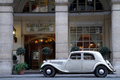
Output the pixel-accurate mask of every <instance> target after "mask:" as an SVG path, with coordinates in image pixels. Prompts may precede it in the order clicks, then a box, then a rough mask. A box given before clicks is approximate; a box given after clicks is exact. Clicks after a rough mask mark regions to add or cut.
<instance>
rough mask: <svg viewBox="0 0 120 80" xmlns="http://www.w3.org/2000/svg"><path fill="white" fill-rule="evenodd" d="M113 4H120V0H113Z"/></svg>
mask: <svg viewBox="0 0 120 80" xmlns="http://www.w3.org/2000/svg"><path fill="white" fill-rule="evenodd" d="M111 3H112V4H120V0H111Z"/></svg>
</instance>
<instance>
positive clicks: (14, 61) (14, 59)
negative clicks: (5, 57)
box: [13, 55, 17, 64]
mask: <svg viewBox="0 0 120 80" xmlns="http://www.w3.org/2000/svg"><path fill="white" fill-rule="evenodd" d="M13 63H14V64H17V56H16V55H13Z"/></svg>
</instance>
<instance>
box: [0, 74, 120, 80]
mask: <svg viewBox="0 0 120 80" xmlns="http://www.w3.org/2000/svg"><path fill="white" fill-rule="evenodd" d="M0 80H120V77H116V76H115V75H112V74H111V75H108V76H107V77H106V78H96V77H95V76H94V74H60V75H59V74H57V75H56V76H55V77H53V78H46V77H44V76H43V74H24V75H11V76H1V77H0Z"/></svg>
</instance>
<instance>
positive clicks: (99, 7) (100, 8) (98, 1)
mask: <svg viewBox="0 0 120 80" xmlns="http://www.w3.org/2000/svg"><path fill="white" fill-rule="evenodd" d="M96 10H103V6H102V4H101V3H100V0H96Z"/></svg>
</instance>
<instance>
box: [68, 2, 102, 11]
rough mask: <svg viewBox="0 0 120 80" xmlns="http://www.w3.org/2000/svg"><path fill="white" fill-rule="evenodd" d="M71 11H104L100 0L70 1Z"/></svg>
mask: <svg viewBox="0 0 120 80" xmlns="http://www.w3.org/2000/svg"><path fill="white" fill-rule="evenodd" d="M69 2H70V3H71V5H70V11H96V10H103V7H102V4H101V3H100V1H99V0H69Z"/></svg>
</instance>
